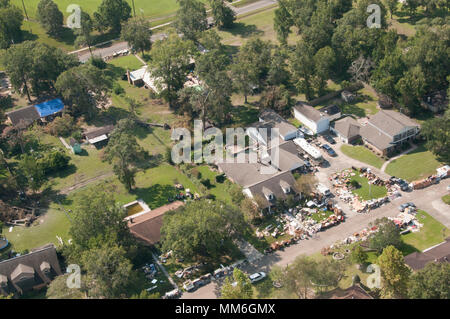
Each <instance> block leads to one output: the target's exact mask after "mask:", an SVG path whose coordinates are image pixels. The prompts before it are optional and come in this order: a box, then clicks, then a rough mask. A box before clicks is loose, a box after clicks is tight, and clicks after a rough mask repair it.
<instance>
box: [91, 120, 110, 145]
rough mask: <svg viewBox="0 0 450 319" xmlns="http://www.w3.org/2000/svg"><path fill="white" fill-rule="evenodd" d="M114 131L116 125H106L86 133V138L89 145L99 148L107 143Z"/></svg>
mask: <svg viewBox="0 0 450 319" xmlns="http://www.w3.org/2000/svg"><path fill="white" fill-rule="evenodd" d="M113 130H114V125H106V126H102V127H98V128H95V129H92V130H89V131H87V132H86V133H84V136H85V138H86V140H87V141H88V142H89V144H91V145H95V146H96V147H98V146H101V145H103V144H105V143H106V141H107V140H108V139H109V136H110V134H111V132H112V131H113Z"/></svg>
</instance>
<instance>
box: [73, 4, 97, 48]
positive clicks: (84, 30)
mask: <svg viewBox="0 0 450 319" xmlns="http://www.w3.org/2000/svg"><path fill="white" fill-rule="evenodd" d="M80 27H81V28H79V29H76V30H75V34H76V36H77V38H76V40H75V43H76V45H77V46H79V47H80V46H83V45H87V46H88V48H89V52H90V53H91V56H92V49H91V46H92V44H93V42H94V37H93V36H92V31H93V30H94V22H93V21H92V19H91V16H90V15H89V14H88V13H86V12H84V11H81V21H80Z"/></svg>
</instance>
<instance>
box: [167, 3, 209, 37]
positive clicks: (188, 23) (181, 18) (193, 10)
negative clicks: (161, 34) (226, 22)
mask: <svg viewBox="0 0 450 319" xmlns="http://www.w3.org/2000/svg"><path fill="white" fill-rule="evenodd" d="M177 2H178V4H179V6H180V8H179V9H178V11H177V17H176V20H175V28H176V29H177V31H178V32H179V33H182V34H183V35H184V36H185V37H186V38H187V39H189V40H192V41H197V39H198V37H199V35H200V33H201V32H203V31H205V30H206V28H207V26H208V21H207V15H206V9H205V5H204V4H203V3H201V2H200V1H198V0H177Z"/></svg>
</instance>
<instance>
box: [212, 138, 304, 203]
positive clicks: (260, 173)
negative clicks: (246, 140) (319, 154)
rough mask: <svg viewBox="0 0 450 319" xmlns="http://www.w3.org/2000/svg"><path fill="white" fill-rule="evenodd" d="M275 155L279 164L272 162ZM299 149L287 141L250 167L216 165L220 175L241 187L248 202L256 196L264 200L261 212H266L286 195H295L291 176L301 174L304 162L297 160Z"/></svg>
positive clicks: (270, 150)
mask: <svg viewBox="0 0 450 319" xmlns="http://www.w3.org/2000/svg"><path fill="white" fill-rule="evenodd" d="M274 152H278V158H279V161H278V163H275V162H272V161H271V158H272V156H275V155H276V154H274ZM299 153H300V149H299V148H298V146H297V145H296V144H295V143H294V142H293V141H287V142H284V143H281V144H280V145H278V147H273V148H270V149H268V150H267V155H268V156H267V159H266V160H260V161H258V162H257V163H250V162H249V161H248V158H246V161H245V162H244V163H235V162H232V163H227V162H224V163H218V164H217V166H218V168H219V171H220V172H222V173H224V174H225V175H226V176H227V178H228V179H229V180H231V181H232V182H234V183H236V184H239V185H241V186H242V187H243V192H244V194H245V195H246V196H248V197H249V198H255V197H256V196H258V197H261V198H263V199H265V201H264V206H263V207H261V208H262V209H268V210H269V211H270V208H271V207H272V206H273V205H274V204H275V202H276V200H277V199H285V198H286V197H287V196H288V195H290V194H292V195H296V194H297V192H296V190H295V187H294V185H295V178H294V176H293V175H292V172H295V171H301V170H302V169H303V168H304V167H305V162H304V161H303V160H302V159H301V158H300V157H299V156H298V154H299ZM247 155H248V154H247Z"/></svg>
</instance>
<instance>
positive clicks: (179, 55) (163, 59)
mask: <svg viewBox="0 0 450 319" xmlns="http://www.w3.org/2000/svg"><path fill="white" fill-rule="evenodd" d="M193 51H194V46H193V43H192V42H191V41H186V40H183V39H181V38H180V37H179V36H178V35H177V34H176V33H173V32H171V33H170V34H169V37H168V38H167V39H164V40H159V41H157V42H156V43H154V45H153V49H152V66H153V73H152V74H153V76H154V77H155V78H157V79H158V80H157V85H159V86H160V87H161V88H163V87H164V86H165V89H164V92H163V93H162V95H163V96H164V98H165V99H166V100H167V101H168V102H169V106H170V107H171V108H173V107H174V106H175V105H174V102H175V101H176V99H177V92H178V91H179V90H181V89H182V88H183V85H184V83H185V80H186V76H187V75H188V73H189V69H188V67H189V64H190V59H191V55H192V52H193Z"/></svg>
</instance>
